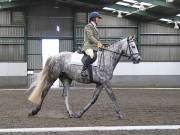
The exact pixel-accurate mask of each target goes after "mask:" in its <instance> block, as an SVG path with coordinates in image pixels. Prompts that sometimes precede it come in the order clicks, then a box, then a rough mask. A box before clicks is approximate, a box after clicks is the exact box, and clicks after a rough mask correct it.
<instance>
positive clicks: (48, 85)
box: [29, 82, 53, 116]
mask: <svg viewBox="0 0 180 135" xmlns="http://www.w3.org/2000/svg"><path fill="white" fill-rule="evenodd" d="M52 84H53V82H47V84H46V87H45V90H44V91H43V92H42V95H41V102H40V104H39V105H37V106H36V108H35V109H33V110H32V112H30V113H29V116H34V115H36V114H37V113H38V112H39V111H40V110H41V107H42V104H43V101H44V98H45V97H46V95H47V93H48V91H49V89H50V87H51V86H52Z"/></svg>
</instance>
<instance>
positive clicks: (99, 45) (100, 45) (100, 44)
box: [96, 42, 104, 48]
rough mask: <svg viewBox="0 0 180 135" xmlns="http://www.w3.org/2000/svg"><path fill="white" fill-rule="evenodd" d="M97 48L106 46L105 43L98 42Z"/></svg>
mask: <svg viewBox="0 0 180 135" xmlns="http://www.w3.org/2000/svg"><path fill="white" fill-rule="evenodd" d="M96 47H97V48H104V45H103V44H102V43H101V42H98V43H97V45H96Z"/></svg>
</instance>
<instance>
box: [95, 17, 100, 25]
mask: <svg viewBox="0 0 180 135" xmlns="http://www.w3.org/2000/svg"><path fill="white" fill-rule="evenodd" d="M100 22H101V18H99V17H96V24H97V25H98V24H100Z"/></svg>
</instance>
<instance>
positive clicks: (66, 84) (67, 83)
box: [61, 78, 74, 118]
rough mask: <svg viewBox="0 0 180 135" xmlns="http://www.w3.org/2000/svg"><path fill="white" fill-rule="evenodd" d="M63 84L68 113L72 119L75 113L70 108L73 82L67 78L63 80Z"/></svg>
mask: <svg viewBox="0 0 180 135" xmlns="http://www.w3.org/2000/svg"><path fill="white" fill-rule="evenodd" d="M61 82H62V83H63V94H62V96H63V97H64V101H65V105H66V109H67V113H68V115H69V117H71V118H72V117H73V115H74V113H73V111H72V109H71V106H70V103H69V87H70V85H71V82H72V80H70V79H68V78H66V79H65V78H63V79H61Z"/></svg>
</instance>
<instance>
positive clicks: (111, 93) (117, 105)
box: [103, 81, 123, 119]
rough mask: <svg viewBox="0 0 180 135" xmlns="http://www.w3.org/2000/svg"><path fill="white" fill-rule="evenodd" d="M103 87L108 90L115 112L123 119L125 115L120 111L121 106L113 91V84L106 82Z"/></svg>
mask: <svg viewBox="0 0 180 135" xmlns="http://www.w3.org/2000/svg"><path fill="white" fill-rule="evenodd" d="M103 86H104V88H105V89H106V92H107V94H108V95H109V97H110V99H111V100H112V102H113V104H114V108H115V111H116V113H117V115H118V118H119V119H123V115H122V114H121V111H120V106H119V104H118V102H117V100H116V97H115V94H114V93H113V91H112V87H111V83H110V82H109V81H106V82H105V83H104V84H103Z"/></svg>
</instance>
